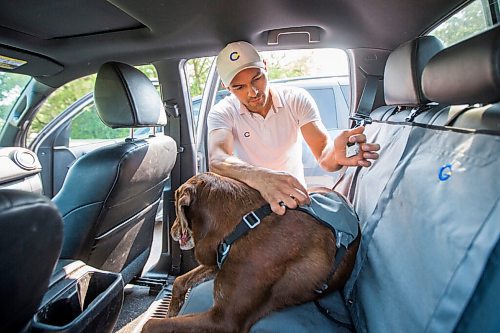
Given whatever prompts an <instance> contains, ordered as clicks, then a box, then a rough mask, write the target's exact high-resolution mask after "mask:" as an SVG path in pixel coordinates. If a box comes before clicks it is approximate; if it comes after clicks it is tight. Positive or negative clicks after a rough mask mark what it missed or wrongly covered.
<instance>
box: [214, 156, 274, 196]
mask: <svg viewBox="0 0 500 333" xmlns="http://www.w3.org/2000/svg"><path fill="white" fill-rule="evenodd" d="M209 164H210V165H209V167H210V171H212V172H215V173H217V174H219V175H221V176H225V177H229V178H233V179H236V180H239V181H241V182H243V183H245V184H247V185H248V186H250V187H253V188H256V187H258V186H257V183H256V182H255V180H256V179H258V177H259V175H261V174H262V173H263V172H265V169H264V168H260V167H256V166H253V165H251V164H248V163H246V162H243V161H242V160H240V159H239V158H237V157H234V156H230V155H228V156H224V157H216V158H212V159H211V160H210V163H209Z"/></svg>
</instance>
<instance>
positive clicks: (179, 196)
mask: <svg viewBox="0 0 500 333" xmlns="http://www.w3.org/2000/svg"><path fill="white" fill-rule="evenodd" d="M194 194H195V188H194V186H192V185H184V186H182V187H181V188H179V189H178V190H177V191H175V197H176V198H175V201H176V207H175V208H176V214H177V218H178V219H179V222H180V225H181V232H182V233H183V234H184V233H185V232H186V231H187V230H188V229H189V226H188V220H187V218H186V212H185V208H186V207H189V206H190V205H191V202H192V201H193V199H194Z"/></svg>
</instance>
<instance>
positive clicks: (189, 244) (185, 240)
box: [179, 232, 194, 250]
mask: <svg viewBox="0 0 500 333" xmlns="http://www.w3.org/2000/svg"><path fill="white" fill-rule="evenodd" d="M179 245H180V248H181V250H191V249H192V248H193V247H194V241H193V238H192V237H191V235H190V234H189V233H188V232H185V233H183V234H182V236H181V238H180V239H179Z"/></svg>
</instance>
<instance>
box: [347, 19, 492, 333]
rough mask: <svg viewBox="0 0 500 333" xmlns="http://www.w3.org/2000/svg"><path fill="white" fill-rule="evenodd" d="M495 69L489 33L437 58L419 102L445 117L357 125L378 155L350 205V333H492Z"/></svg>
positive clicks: (425, 76)
mask: <svg viewBox="0 0 500 333" xmlns="http://www.w3.org/2000/svg"><path fill="white" fill-rule="evenodd" d="M499 59H500V26H497V27H494V28H492V29H490V30H488V31H486V32H484V33H482V34H480V35H477V36H475V37H473V38H471V39H468V40H466V41H463V42H461V43H459V44H456V45H454V46H452V47H450V48H447V49H445V50H443V51H441V52H439V53H438V54H437V55H436V56H434V57H433V58H432V59H431V60H430V61H429V63H428V65H427V66H426V67H425V69H424V74H423V91H424V93H425V96H426V97H427V98H428V99H429V100H432V101H434V102H439V103H441V104H450V105H453V106H451V107H440V108H439V107H436V108H434V109H433V110H430V112H429V113H427V112H428V111H429V110H427V111H425V112H424V113H421V115H420V116H419V117H420V118H418V119H417V117H415V119H414V121H413V122H408V121H406V118H405V119H404V120H403V121H401V119H400V118H398V117H397V116H396V115H394V114H391V115H388V114H386V115H385V116H383V117H382V118H379V119H381V120H378V121H374V123H373V124H371V125H368V126H367V129H366V134H367V137H368V141H375V142H378V143H380V144H381V146H382V151H381V153H380V158H379V160H377V161H376V162H375V163H374V164H373V166H372V167H370V168H363V169H361V170H360V172H359V175H358V177H357V182H356V187H355V188H356V191H355V193H354V196H353V198H354V205H355V207H356V210H357V212H358V214H359V215H360V220H361V221H362V224H363V228H362V235H363V238H362V242H361V247H360V250H359V252H358V257H357V262H356V267H355V269H354V271H353V274H352V276H351V279H350V280H349V281H348V283H347V285H346V288H345V290H344V291H345V296H346V299H347V304H348V307H349V310H350V313H351V315H352V319H353V322H354V324H355V326H356V330H357V331H358V332H435V331H437V332H451V331H454V330H456V331H471V330H474V331H488V332H489V331H494V330H497V329H498V327H500V318H499V317H498V313H497V312H498V300H495V299H497V297H498V294H500V281H499V276H500V267H499V266H500V264H499V257H500V254H499V252H500V249H499V246H500V245H499V243H498V242H499V236H500V225H499V223H498V221H500V191H499V190H498V189H499V188H500V180H499V178H498V177H495V176H496V173H497V172H498V170H500V162H499V158H498V157H499V156H500V144H499V143H500V136H499V135H500V131H499V126H500V125H499V124H500V122H499V119H500V114H499V110H500V108H499V105H500V103H498V102H499V101H500V67H499V66H498V61H499ZM389 64H390V63H389V61H388V65H389ZM386 79H387V78H386ZM386 92H387V91H386ZM488 103H495V104H488ZM484 104H488V105H484ZM378 112H381V111H378ZM378 112H377V111H376V112H375V115H377V114H378ZM457 112H458V113H457ZM424 115H425V116H426V117H424ZM376 119H377V118H376ZM417 120H418V121H417ZM424 121H427V122H428V123H424Z"/></svg>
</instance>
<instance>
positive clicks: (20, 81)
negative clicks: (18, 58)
mask: <svg viewBox="0 0 500 333" xmlns="http://www.w3.org/2000/svg"><path fill="white" fill-rule="evenodd" d="M1 64H2V63H0V65H1ZM0 68H1V66H0ZM30 79H31V77H30V76H27V75H22V74H16V73H7V72H0V132H1V130H2V129H3V126H4V124H5V122H6V121H7V118H8V117H9V114H10V111H11V110H12V107H13V106H14V104H15V103H16V101H17V99H18V98H19V96H20V95H21V93H22V92H23V89H24V88H25V87H26V85H27V84H28V82H29V81H30Z"/></svg>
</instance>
